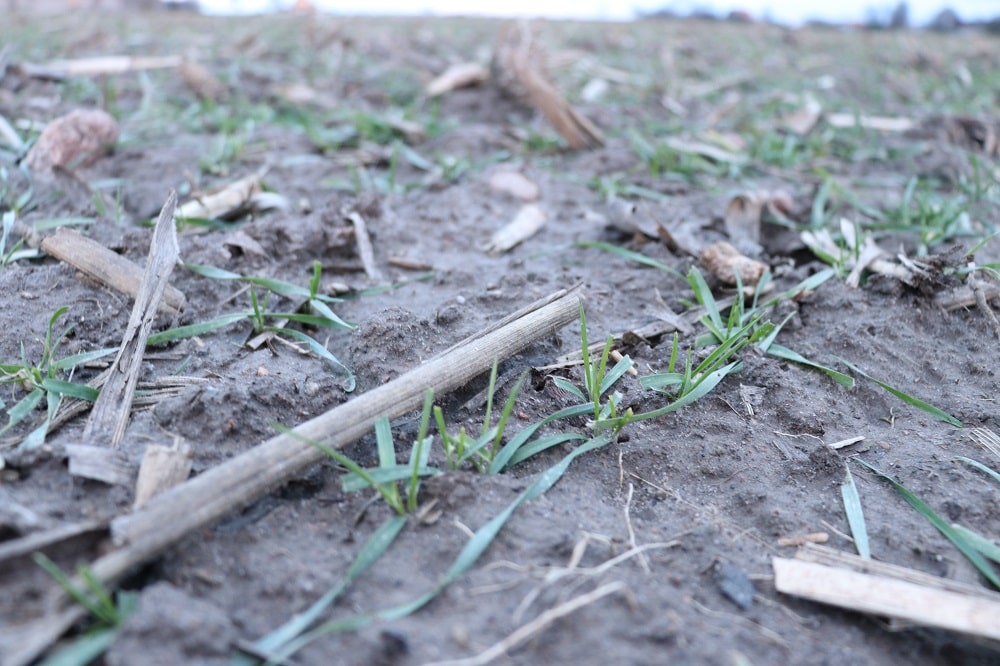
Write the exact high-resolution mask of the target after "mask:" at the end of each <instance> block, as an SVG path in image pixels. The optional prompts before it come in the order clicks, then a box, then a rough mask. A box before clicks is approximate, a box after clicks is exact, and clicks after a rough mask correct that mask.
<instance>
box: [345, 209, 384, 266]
mask: <svg viewBox="0 0 1000 666" xmlns="http://www.w3.org/2000/svg"><path fill="white" fill-rule="evenodd" d="M347 219H348V220H350V222H351V224H353V225H354V240H355V242H356V243H357V244H358V256H359V257H360V258H361V264H362V265H363V266H364V267H365V275H367V276H368V279H369V280H371V281H372V282H381V281H382V271H380V270H379V269H378V265H376V263H375V248H374V247H372V239H371V236H369V235H368V224H367V223H366V222H365V218H364V216H362V215H361V213H359V212H358V211H356V210H352V211H351V212H349V213H348V214H347Z"/></svg>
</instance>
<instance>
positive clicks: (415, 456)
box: [406, 387, 434, 513]
mask: <svg viewBox="0 0 1000 666" xmlns="http://www.w3.org/2000/svg"><path fill="white" fill-rule="evenodd" d="M433 406H434V389H432V388H429V387H428V389H427V390H426V391H424V405H423V407H422V408H421V410H420V427H419V428H418V430H417V441H415V442H414V443H413V448H412V449H410V481H409V483H408V484H407V486H406V510H407V511H409V512H410V513H413V512H414V511H416V510H417V494H418V492H419V491H420V477H421V476H422V474H421V470H422V469H425V466H426V465H427V460H428V459H429V458H430V455H431V446H430V445H431V443H432V442H433V441H434V438H433V437H428V436H427V429H428V428H429V427H430V422H431V409H432V408H433Z"/></svg>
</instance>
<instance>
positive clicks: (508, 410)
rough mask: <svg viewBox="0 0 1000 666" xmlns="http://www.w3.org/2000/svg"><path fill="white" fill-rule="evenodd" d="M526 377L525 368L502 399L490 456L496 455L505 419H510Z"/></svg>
mask: <svg viewBox="0 0 1000 666" xmlns="http://www.w3.org/2000/svg"><path fill="white" fill-rule="evenodd" d="M527 379H528V371H527V370H525V371H524V372H522V373H521V376H520V377H518V379H517V383H516V384H514V388H512V389H511V390H510V395H508V396H507V400H506V401H504V404H503V409H502V410H500V420H499V421H497V432H496V435H495V436H494V437H493V448H492V449H491V450H490V458H491V459H492V458H494V457H496V454H497V451H498V450H499V449H500V442H501V441H502V440H503V433H504V430H506V429H507V421H508V420H510V415H511V414H513V413H514V405H515V404H517V397H518V396H519V395H521V389H522V388H524V382H525V380H527Z"/></svg>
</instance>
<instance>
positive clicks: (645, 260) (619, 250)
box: [573, 241, 685, 280]
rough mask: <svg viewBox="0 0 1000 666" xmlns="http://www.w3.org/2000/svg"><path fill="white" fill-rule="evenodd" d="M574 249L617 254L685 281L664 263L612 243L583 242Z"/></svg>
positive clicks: (575, 245)
mask: <svg viewBox="0 0 1000 666" xmlns="http://www.w3.org/2000/svg"><path fill="white" fill-rule="evenodd" d="M573 247H585V248H594V249H597V250H603V251H604V252H610V253H611V254H615V255H618V256H619V257H623V258H625V259H628V260H629V261H634V262H636V263H637V264H642V265H643V266H649V267H650V268H656V269H659V270H661V271H663V272H665V273H669V274H670V275H673V276H674V277H676V278H679V279H681V280H684V279H685V278H684V276H683V275H682V274H681V273H679V272H678V271H677V270H675V269H673V268H671V267H670V266H667V265H666V264H664V263H660V262H659V261H657V260H655V259H651V258H650V257H647V256H646V255H644V254H640V253H639V252H633V251H631V250H626V249H625V248H623V247H619V246H617V245H612V244H611V243H604V242H601V241H581V242H579V243H573Z"/></svg>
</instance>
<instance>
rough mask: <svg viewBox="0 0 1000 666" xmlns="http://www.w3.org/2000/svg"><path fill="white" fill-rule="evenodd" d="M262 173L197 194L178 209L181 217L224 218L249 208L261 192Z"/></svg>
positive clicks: (178, 215) (178, 214)
mask: <svg viewBox="0 0 1000 666" xmlns="http://www.w3.org/2000/svg"><path fill="white" fill-rule="evenodd" d="M261 175H262V174H261V173H255V174H251V175H249V176H247V177H245V178H240V179H239V180H236V181H233V182H232V183H229V184H228V185H225V186H224V187H222V188H220V189H218V190H216V191H214V192H210V193H208V194H202V195H200V196H195V197H194V198H192V199H191V200H190V201H188V202H186V203H184V204H183V205H181V206H180V207H179V208H178V209H177V217H179V218H189V217H194V218H209V219H224V218H226V217H228V216H230V215H234V214H236V213H238V212H239V211H243V210H245V209H247V208H248V207H249V206H250V204H251V201H252V199H253V197H254V195H255V194H257V193H259V192H260V179H261Z"/></svg>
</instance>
